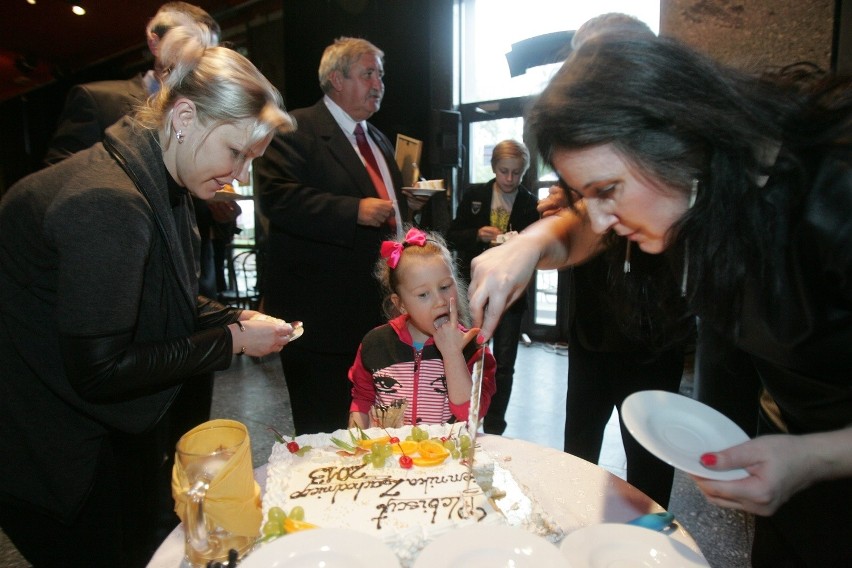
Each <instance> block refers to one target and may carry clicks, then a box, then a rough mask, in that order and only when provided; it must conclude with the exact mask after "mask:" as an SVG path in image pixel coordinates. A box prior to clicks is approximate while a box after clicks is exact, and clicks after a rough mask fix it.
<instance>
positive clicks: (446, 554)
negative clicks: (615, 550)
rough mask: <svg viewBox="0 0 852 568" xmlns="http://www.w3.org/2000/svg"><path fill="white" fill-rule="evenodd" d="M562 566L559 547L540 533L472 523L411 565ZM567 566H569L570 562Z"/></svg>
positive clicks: (468, 567)
mask: <svg viewBox="0 0 852 568" xmlns="http://www.w3.org/2000/svg"><path fill="white" fill-rule="evenodd" d="M500 566H512V567H513V568H555V567H559V568H565V566H566V564H565V558H564V557H563V556H562V555H561V554H560V553H559V549H558V548H556V547H555V546H554V545H552V544H550V543H549V542H548V541H546V540H544V539H543V538H541V537H540V536H536V535H534V534H531V533H528V532H526V531H525V530H523V529H520V528H516V527H509V526H485V525H475V526H472V527H465V528H461V529H458V530H454V531H451V532H448V533H446V534H444V535H442V536H440V537H438V538H437V539H435V540H434V541H433V542H432V543H431V544H429V545H428V546H427V547H426V548H424V549H423V551H422V552H421V553H420V555H419V556H418V557H417V561H416V562H415V563H414V568H461V567H464V568H494V567H500ZM569 566H570V565H569Z"/></svg>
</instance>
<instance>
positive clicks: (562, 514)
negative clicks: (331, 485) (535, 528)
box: [148, 434, 701, 568]
mask: <svg viewBox="0 0 852 568" xmlns="http://www.w3.org/2000/svg"><path fill="white" fill-rule="evenodd" d="M477 441H478V442H479V443H480V444H481V447H482V449H484V450H485V451H486V452H488V454H489V455H490V456H492V457H493V458H494V461H495V462H496V463H497V464H499V465H500V466H501V467H502V468H504V469H506V470H508V471H509V472H510V473H511V474H512V477H513V478H514V480H515V481H516V482H517V483H518V484H519V485H521V486H522V487H525V488H526V489H528V490H529V495H531V496H534V497H535V499H536V500H537V501H538V503H539V505H540V506H541V508H542V510H543V511H544V513H546V514H547V515H548V516H549V517H550V518H551V519H552V520H553V521H555V522H556V523H557V524H558V525H559V526H560V527H561V528H562V530H563V531H564V532H565V534H566V535H567V534H568V533H571V532H572V531H575V530H577V529H579V528H582V527H585V526H588V525H594V524H598V523H621V522H626V521H629V520H631V519H635V518H636V517H638V516H639V515H644V514H646V513H656V512H659V511H662V510H663V508H662V507H660V506H659V505H658V504H657V503H655V502H654V501H652V500H651V498H650V497H648V496H647V495H645V494H644V493H642V492H641V491H639V490H638V489H636V488H635V487H633V486H632V485H630V484H629V483H627V482H626V481H624V480H623V479H621V478H620V477H618V476H616V475H613V474H611V473H610V472H608V471H607V470H605V469H603V468H601V467H598V466H597V465H595V464H592V463H589V462H587V461H585V460H583V459H580V458H578V457H575V456H572V455H570V454H566V453H564V452H560V451H558V450H555V449H553V448H546V447H543V446H538V445H536V444H532V443H530V442H526V441H523V440H514V439H511V438H504V437H502V436H493V435H488V434H483V435H480V436H479V438H478V439H477ZM255 479H257V480H258V483H260V486H261V488H264V487H265V484H266V466H265V465H263V466H261V467H258V468H257V469H256V470H255ZM670 537H671V538H673V539H675V540H677V541H679V542H682V543H683V544H685V545H687V546H688V547H689V548H691V549H692V550H694V551H696V552H698V553H699V554H700V552H701V551H700V550H699V549H698V546H697V545H696V544H695V541H694V540H693V539H692V537H691V536H689V534H688V533H687V532H686V531H685V530H683V528H681V527H678V528H677V530H676V531H674V532H673V533H671V535H670ZM183 549H184V533H183V528H182V527H181V526H180V525H178V527H177V528H176V529H175V530H174V531H172V533H171V534H170V535H169V536H168V538H167V539H166V540H165V541H163V544H162V545H160V548H159V549H158V550H157V552H156V553H155V554H154V556H153V558H152V559H151V561H150V562H149V563H148V568H178V567H180V566H185V564H183V563H182V559H183Z"/></svg>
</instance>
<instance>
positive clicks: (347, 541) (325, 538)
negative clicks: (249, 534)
mask: <svg viewBox="0 0 852 568" xmlns="http://www.w3.org/2000/svg"><path fill="white" fill-rule="evenodd" d="M319 566H322V567H324V568H399V560H398V559H397V557H396V555H395V554H394V553H393V552H391V550H390V549H389V548H388V547H387V546H385V545H384V543H383V542H382V541H380V540H379V539H377V538H375V537H373V536H370V535H368V534H364V533H362V532H358V531H354V530H350V529H311V530H305V531H300V532H297V533H293V534H288V535H284V536H281V537H278V538H277V539H275V540H273V541H272V542H268V543H266V544H264V545H262V546H261V547H260V548H258V549H257V550H255V551H254V552H252V553H251V554H249V555H248V556H246V557H245V560H243V561H242V562H240V568H308V567H319Z"/></svg>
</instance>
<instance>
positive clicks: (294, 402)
mask: <svg viewBox="0 0 852 568" xmlns="http://www.w3.org/2000/svg"><path fill="white" fill-rule="evenodd" d="M354 361H355V353H352V354H341V353H321V352H318V351H312V350H309V349H304V348H303V347H302V346H301V345H300V344H299V343H298V342H295V343H293V344H291V345H287V346H286V347H285V348H284V350H283V351H281V366H282V368H283V370H284V380H285V381H286V383H287V392H288V393H289V394H290V405H291V407H292V408H293V424H294V425H295V428H296V434H297V435H301V434H314V433H317V432H334V431H335V430H338V429H340V428H346V426H347V425H348V423H349V405H350V403H351V402H352V383H351V382H349V368H350V367H351V366H352V363H353V362H354Z"/></svg>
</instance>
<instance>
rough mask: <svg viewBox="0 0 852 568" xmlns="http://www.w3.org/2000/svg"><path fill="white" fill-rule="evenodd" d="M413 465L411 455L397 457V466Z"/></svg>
mask: <svg viewBox="0 0 852 568" xmlns="http://www.w3.org/2000/svg"><path fill="white" fill-rule="evenodd" d="M413 465H414V460H412V459H411V456H400V458H399V467H401V468H402V469H411V466H413Z"/></svg>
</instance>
